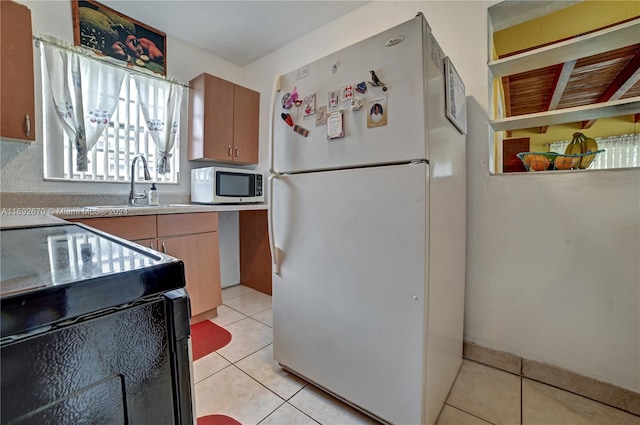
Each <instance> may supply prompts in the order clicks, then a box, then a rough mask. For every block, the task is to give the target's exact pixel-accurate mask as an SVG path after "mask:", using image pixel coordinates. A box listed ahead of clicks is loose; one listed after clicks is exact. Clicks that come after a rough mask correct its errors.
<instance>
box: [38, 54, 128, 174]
mask: <svg viewBox="0 0 640 425" xmlns="http://www.w3.org/2000/svg"><path fill="white" fill-rule="evenodd" d="M40 51H41V52H42V53H41V54H42V55H44V60H45V63H46V65H47V73H48V75H49V87H50V89H51V97H52V99H53V102H54V103H55V107H56V113H57V115H58V118H59V119H60V122H61V123H62V127H63V128H64V131H65V132H66V133H67V135H68V136H69V138H70V139H71V140H73V141H74V146H75V147H76V164H77V165H76V169H77V171H87V168H88V167H87V164H88V159H87V153H88V152H89V151H90V150H91V149H92V148H93V147H94V146H95V144H96V142H97V141H98V139H99V138H100V135H101V134H102V132H103V131H104V129H105V128H106V126H107V125H108V124H109V120H110V118H111V116H112V115H113V112H114V110H115V108H116V106H117V104H118V94H119V93H120V87H121V86H122V80H123V79H124V76H125V74H126V71H125V70H124V69H123V68H117V67H114V66H104V65H103V64H101V63H100V62H99V61H96V60H92V59H89V58H87V57H84V56H82V55H80V54H77V53H74V52H72V51H69V50H65V49H61V48H59V47H56V46H53V45H48V44H47V45H44V46H43V48H42V49H40Z"/></svg>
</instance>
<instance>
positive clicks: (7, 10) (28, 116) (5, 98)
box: [0, 0, 36, 141]
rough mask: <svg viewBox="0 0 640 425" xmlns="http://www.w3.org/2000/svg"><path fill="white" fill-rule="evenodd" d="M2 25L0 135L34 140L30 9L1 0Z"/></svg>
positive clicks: (0, 16) (0, 20)
mask: <svg viewBox="0 0 640 425" xmlns="http://www.w3.org/2000/svg"><path fill="white" fill-rule="evenodd" d="M0 28H1V31H2V43H0V46H1V47H0V49H1V53H2V60H1V61H0V86H1V87H2V90H1V91H0V92H1V95H0V97H1V98H2V100H1V104H0V117H1V121H0V136H1V137H6V138H12V139H19V140H23V141H33V140H35V137H36V132H35V122H34V117H35V101H34V79H33V41H32V38H31V11H30V10H29V9H28V8H27V7H25V6H23V5H21V4H18V3H14V2H13V1H4V0H3V1H1V2H0Z"/></svg>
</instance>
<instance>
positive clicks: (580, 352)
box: [0, 0, 640, 391]
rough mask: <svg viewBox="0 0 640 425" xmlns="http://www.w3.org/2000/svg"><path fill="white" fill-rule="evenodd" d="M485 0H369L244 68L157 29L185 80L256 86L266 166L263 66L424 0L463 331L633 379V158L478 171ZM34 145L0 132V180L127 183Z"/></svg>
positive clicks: (56, 187) (639, 356) (326, 48)
mask: <svg viewBox="0 0 640 425" xmlns="http://www.w3.org/2000/svg"><path fill="white" fill-rule="evenodd" d="M23 2H24V3H25V4H27V5H28V6H29V7H30V8H31V9H32V14H33V15H32V19H33V23H34V33H35V34H49V35H56V36H57V37H58V38H62V39H64V40H67V41H69V42H71V40H72V35H71V9H70V3H69V2H68V1H66V0H64V1H48V2H38V1H23ZM494 3H495V1H487V2H482V1H468V2H461V1H440V2H436V1H426V2H414V1H412V2H400V1H394V2H383V1H376V2H372V3H369V4H368V5H366V6H364V7H363V8H361V9H359V10H357V11H355V12H353V13H351V14H348V15H346V16H344V17H343V18H341V19H339V20H336V21H334V22H333V23H331V24H329V25H327V26H325V27H323V28H321V29H318V30H316V31H314V32H312V33H310V34H308V35H307V36H305V37H301V38H299V39H297V40H294V41H292V42H291V43H290V44H289V45H288V46H286V47H285V48H282V49H279V50H277V51H275V52H273V53H271V54H269V55H268V56H266V57H265V58H263V59H261V60H259V61H257V62H255V63H254V64H252V65H250V66H248V67H246V68H244V69H241V68H238V67H237V66H235V65H233V64H230V63H228V62H226V61H224V60H222V59H220V58H216V57H214V56H212V55H208V54H205V53H203V52H201V51H198V50H197V49H195V48H193V47H191V46H188V45H186V44H184V43H182V42H180V41H179V40H176V39H172V38H170V37H169V38H168V51H169V52H170V56H169V58H170V60H169V64H168V74H169V76H171V77H173V78H177V79H178V80H180V81H183V82H187V81H188V80H189V79H191V78H192V77H194V76H195V75H197V74H199V73H201V72H209V73H212V74H215V75H218V76H220V77H222V78H226V79H228V80H231V81H234V82H237V83H240V84H243V85H246V86H248V87H251V88H253V89H256V90H259V91H260V92H261V123H260V161H261V164H260V165H259V167H258V168H260V169H263V170H264V169H266V168H267V165H266V164H267V152H268V147H267V141H268V138H267V136H268V113H269V104H270V99H271V90H272V85H273V75H274V74H275V73H285V72H289V71H291V70H293V69H295V68H297V67H299V66H300V65H303V64H305V63H307V62H310V61H312V60H314V59H317V58H319V57H322V56H324V55H326V54H329V53H331V52H333V51H335V50H337V49H340V48H342V47H346V46H347V45H349V44H351V43H353V42H355V41H359V40H361V39H363V38H365V37H367V36H369V35H372V34H374V33H377V32H379V31H382V30H384V29H387V28H388V27H390V26H393V25H396V24H399V23H400V22H403V21H406V20H408V19H410V18H411V17H413V16H414V15H415V14H416V12H418V11H422V12H423V13H424V14H425V16H426V17H427V20H428V21H429V24H430V25H431V27H432V29H433V32H434V35H435V37H436V38H437V39H438V41H439V43H440V45H441V46H442V48H443V49H444V51H445V53H446V54H448V55H449V56H450V57H451V58H452V60H453V62H454V64H455V66H456V69H457V70H458V72H459V73H460V75H461V76H462V78H463V80H464V82H465V85H466V92H467V110H468V128H469V130H468V133H469V135H468V137H467V143H468V195H467V196H468V208H469V210H468V215H467V234H468V239H467V241H468V245H467V259H466V265H467V292H466V309H465V314H466V317H465V339H467V340H469V341H472V342H476V343H478V344H481V345H484V346H488V347H493V348H496V349H499V350H504V351H508V352H511V353H514V354H517V355H521V356H523V357H526V358H529V359H533V360H539V361H544V362H548V363H551V364H555V365H557V366H561V367H564V368H567V369H570V370H573V371H576V372H578V373H580V374H583V375H586V376H591V377H593V378H596V379H600V380H602V381H605V382H610V383H613V384H615V385H619V386H621V387H624V388H628V389H631V390H634V391H640V289H639V287H640V170H638V169H627V170H615V171H598V172H576V173H558V174H544V173H541V174H531V175H490V174H489V172H488V170H489V146H490V144H489V140H488V136H487V133H488V126H487V110H488V107H487V105H488V76H487V70H486V61H487V55H486V50H487V47H486V46H487V29H486V9H487V7H488V6H490V5H492V4H494ZM238 79H241V81H238ZM40 134H41V132H40ZM182 136H183V139H182V140H185V139H184V135H182ZM7 146H8V147H7ZM41 146H42V145H41V140H40V141H36V143H34V144H33V145H31V146H30V147H29V146H26V145H18V144H13V143H5V142H2V143H1V146H0V148H1V149H2V161H3V162H2V172H1V174H0V178H1V181H2V191H16V192H17V191H33V192H44V191H48V192H83V193H86V192H90V191H92V190H96V191H101V192H110V193H116V192H117V193H120V192H121V191H122V192H124V193H126V188H123V187H122V186H121V185H117V184H115V185H104V184H100V185H99V186H98V185H93V186H90V185H85V184H82V185H78V184H74V183H67V184H64V183H50V182H43V181H42V148H41ZM185 146H186V145H185ZM185 146H183V152H181V157H182V158H183V159H182V165H181V169H182V170H183V173H185V172H186V170H188V169H189V168H188V167H189V164H187V161H186V159H184V158H185V156H186V155H185V152H186V151H184V148H185ZM5 152H6V154H5ZM15 161H17V162H15ZM196 165H199V164H197V163H196ZM184 180H188V179H184ZM94 186H98V187H94ZM159 190H165V191H171V192H176V193H188V191H189V190H188V187H186V186H185V185H184V184H182V185H180V186H179V187H178V186H173V187H167V186H165V187H161V188H160V189H159ZM231 221H233V218H231ZM221 245H224V244H221Z"/></svg>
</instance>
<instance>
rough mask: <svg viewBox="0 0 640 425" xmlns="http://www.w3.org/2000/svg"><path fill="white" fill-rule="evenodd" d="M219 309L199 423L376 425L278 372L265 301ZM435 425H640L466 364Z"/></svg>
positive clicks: (201, 377)
mask: <svg viewBox="0 0 640 425" xmlns="http://www.w3.org/2000/svg"><path fill="white" fill-rule="evenodd" d="M222 302H223V305H222V306H221V307H219V308H218V317H216V318H215V319H213V320H212V322H214V323H216V324H218V325H220V326H223V327H224V328H226V329H227V330H229V332H231V334H232V335H233V338H232V340H231V342H230V343H229V344H228V345H227V346H226V347H223V348H221V349H220V350H218V351H217V352H215V353H211V354H209V355H208V356H205V357H203V358H201V359H199V360H197V361H196V362H195V363H194V380H195V399H196V413H197V416H198V417H200V416H205V415H214V414H219V415H226V416H229V417H231V418H233V419H235V420H237V421H239V422H240V423H242V424H243V425H255V424H260V425H306V424H316V425H317V424H322V425H348V424H376V423H377V422H375V421H373V420H371V419H370V418H369V417H367V416H365V415H363V414H361V413H360V412H358V411H357V410H355V409H353V408H351V407H350V406H348V405H345V404H344V403H342V402H340V401H339V400H336V399H335V398H333V397H331V396H329V395H327V394H326V393H324V392H322V391H320V390H318V389H317V388H315V387H314V386H312V385H310V384H307V383H306V382H305V381H303V380H301V379H299V378H297V377H296V376H294V375H292V374H290V373H288V372H286V371H284V370H282V369H281V368H280V367H279V366H278V364H277V363H276V362H275V361H274V360H273V349H272V342H273V334H272V326H273V316H272V312H271V297H270V296H268V295H265V294H262V293H260V292H257V291H255V290H253V289H251V288H248V287H245V286H241V285H237V286H233V287H230V288H225V289H224V290H223V291H222ZM437 423H438V424H439V425H475V424H483V425H487V424H495V425H499V424H523V425H578V424H580V425H582V424H585V425H589V424H593V425H623V424H624V425H640V417H639V416H634V415H631V414H629V413H626V412H624V411H622V410H618V409H615V408H612V407H609V406H606V405H604V404H601V403H597V402H595V401H592V400H589V399H587V398H584V397H580V396H578V395H575V394H572V393H569V392H567V391H563V390H560V389H557V388H554V387H551V386H548V385H545V384H541V383H539V382H536V381H532V380H529V379H526V378H520V377H519V376H516V375H512V374H510V373H507V372H504V371H501V370H498V369H494V368H492V367H488V366H485V365H482V364H479V363H475V362H472V361H468V360H464V361H463V364H462V368H461V369H460V372H459V374H458V377H457V379H456V381H455V383H454V385H453V388H452V389H451V392H450V394H449V398H448V399H447V402H446V404H445V406H444V408H443V409H442V412H441V413H440V417H439V418H438V422H437ZM407 425H419V424H407Z"/></svg>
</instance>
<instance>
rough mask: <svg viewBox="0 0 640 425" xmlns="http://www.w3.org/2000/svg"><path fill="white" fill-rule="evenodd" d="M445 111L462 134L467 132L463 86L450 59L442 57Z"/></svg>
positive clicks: (465, 99)
mask: <svg viewBox="0 0 640 425" xmlns="http://www.w3.org/2000/svg"><path fill="white" fill-rule="evenodd" d="M444 72H445V74H444V75H445V104H446V105H445V113H446V115H447V118H449V121H451V122H452V123H453V125H454V126H456V128H457V129H458V131H460V133H462V134H467V98H466V96H465V87H464V83H463V82H462V79H461V78H460V75H459V74H458V71H456V69H455V67H454V66H453V63H452V62H451V59H449V57H448V56H446V57H445V58H444Z"/></svg>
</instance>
